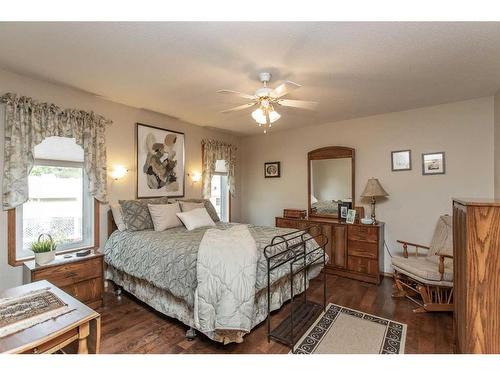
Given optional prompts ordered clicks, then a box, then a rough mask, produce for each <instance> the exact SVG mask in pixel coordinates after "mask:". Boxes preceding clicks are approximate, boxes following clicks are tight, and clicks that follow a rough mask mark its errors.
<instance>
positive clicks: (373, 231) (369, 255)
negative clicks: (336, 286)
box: [276, 217, 384, 284]
mask: <svg viewBox="0 0 500 375" xmlns="http://www.w3.org/2000/svg"><path fill="white" fill-rule="evenodd" d="M312 225H318V226H319V227H321V229H322V231H323V234H324V235H325V236H326V237H327V238H328V243H327V245H326V247H325V252H326V253H327V254H328V257H329V260H328V263H327V265H326V272H327V273H329V274H333V275H338V276H344V277H349V278H352V279H356V280H361V281H366V282H370V283H374V284H379V283H380V280H381V277H380V274H381V272H383V267H384V223H380V222H379V223H378V224H376V225H364V224H346V223H343V222H341V221H339V220H338V219H335V218H319V217H310V218H307V219H289V218H283V217H276V226H277V227H280V228H294V229H305V228H308V227H310V226H312Z"/></svg>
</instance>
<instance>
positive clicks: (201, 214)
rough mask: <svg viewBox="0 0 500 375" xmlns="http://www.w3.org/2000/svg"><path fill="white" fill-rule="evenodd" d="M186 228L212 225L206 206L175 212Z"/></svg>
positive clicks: (213, 224)
mask: <svg viewBox="0 0 500 375" xmlns="http://www.w3.org/2000/svg"><path fill="white" fill-rule="evenodd" d="M176 215H177V216H178V217H179V219H181V221H182V223H183V224H184V225H185V226H186V229H187V230H193V229H196V228H201V227H214V226H215V223H214V221H213V220H212V218H211V217H210V215H209V214H208V212H207V209H206V208H195V209H194V210H191V211H188V212H180V213H177V214H176Z"/></svg>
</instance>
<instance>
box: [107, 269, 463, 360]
mask: <svg viewBox="0 0 500 375" xmlns="http://www.w3.org/2000/svg"><path fill="white" fill-rule="evenodd" d="M308 293H310V295H311V297H312V299H313V300H317V301H318V302H320V301H321V295H322V283H321V282H320V281H319V280H313V281H312V282H311V287H310V290H309V292H308ZM327 293H328V294H327V295H328V298H327V300H328V302H332V303H336V304H338V305H342V306H346V307H350V308H352V309H356V310H361V311H363V312H366V313H370V314H374V315H378V316H381V317H384V318H387V319H392V320H396V321H399V322H402V323H406V324H407V325H408V331H407V336H406V348H405V352H406V353H453V342H452V333H453V327H452V314H450V313H426V314H415V313H413V312H412V309H413V308H414V307H415V305H414V304H413V303H411V302H410V301H408V300H406V299H393V298H392V297H391V293H392V280H391V279H389V278H384V280H383V281H382V283H381V284H380V285H378V286H377V285H372V284H368V283H363V282H359V281H355V280H350V279H346V278H342V277H338V276H331V275H329V276H328V278H327ZM104 302H105V305H104V307H102V308H101V309H99V310H98V311H99V313H101V316H102V320H101V321H102V343H101V352H102V353H142V354H145V353H186V354H188V353H193V354H201V353H213V354H228V353H240V354H243V353H255V354H262V353H288V351H289V349H288V348H287V347H286V346H285V345H282V344H280V343H277V342H274V341H271V343H268V342H267V337H266V333H267V329H266V325H265V324H261V325H259V326H258V327H257V328H255V329H254V330H253V331H252V332H251V333H250V334H248V335H247V336H245V341H244V342H243V343H241V344H229V345H222V344H219V343H215V342H213V341H211V340H210V339H208V338H207V337H205V336H204V335H202V334H198V336H197V337H196V339H195V340H193V341H187V340H186V338H185V336H184V335H185V332H186V329H187V327H186V326H185V325H184V324H182V323H180V322H179V321H177V320H176V319H172V318H168V317H166V316H164V315H162V314H160V313H158V312H156V311H155V310H154V309H152V308H150V307H149V306H147V305H145V304H144V303H142V302H140V301H138V300H137V299H135V298H134V297H132V296H130V295H129V294H126V293H124V294H123V295H122V297H121V298H120V299H118V298H117V297H116V296H115V295H114V293H112V291H111V289H109V290H106V292H105V297H104ZM287 311H288V305H286V306H284V307H283V308H282V309H281V310H280V311H279V312H277V313H274V314H273V319H275V320H274V321H275V322H276V323H278V322H279V321H280V320H281V319H282V318H283V317H284V316H285V314H286V313H287Z"/></svg>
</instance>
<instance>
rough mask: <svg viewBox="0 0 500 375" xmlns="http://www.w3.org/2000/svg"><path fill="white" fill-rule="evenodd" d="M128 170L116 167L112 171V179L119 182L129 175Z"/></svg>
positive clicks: (121, 166)
mask: <svg viewBox="0 0 500 375" xmlns="http://www.w3.org/2000/svg"><path fill="white" fill-rule="evenodd" d="M127 172H128V169H127V168H125V167H124V166H123V165H115V166H114V168H113V170H112V171H111V173H110V174H111V178H112V179H113V180H119V179H121V178H123V177H125V175H126V174H127Z"/></svg>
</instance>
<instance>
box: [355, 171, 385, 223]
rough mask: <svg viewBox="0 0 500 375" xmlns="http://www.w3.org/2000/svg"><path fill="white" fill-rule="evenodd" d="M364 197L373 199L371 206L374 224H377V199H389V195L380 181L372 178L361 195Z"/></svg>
mask: <svg viewBox="0 0 500 375" xmlns="http://www.w3.org/2000/svg"><path fill="white" fill-rule="evenodd" d="M361 196H362V197H367V198H371V200H372V201H371V206H372V224H377V220H376V218H375V202H376V200H375V198H376V197H388V196H389V194H387V192H386V191H385V190H384V188H383V187H382V185H380V182H379V181H378V179H377V178H373V177H372V178H370V179H369V180H368V182H367V183H366V187H365V190H364V191H363V194H361Z"/></svg>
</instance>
